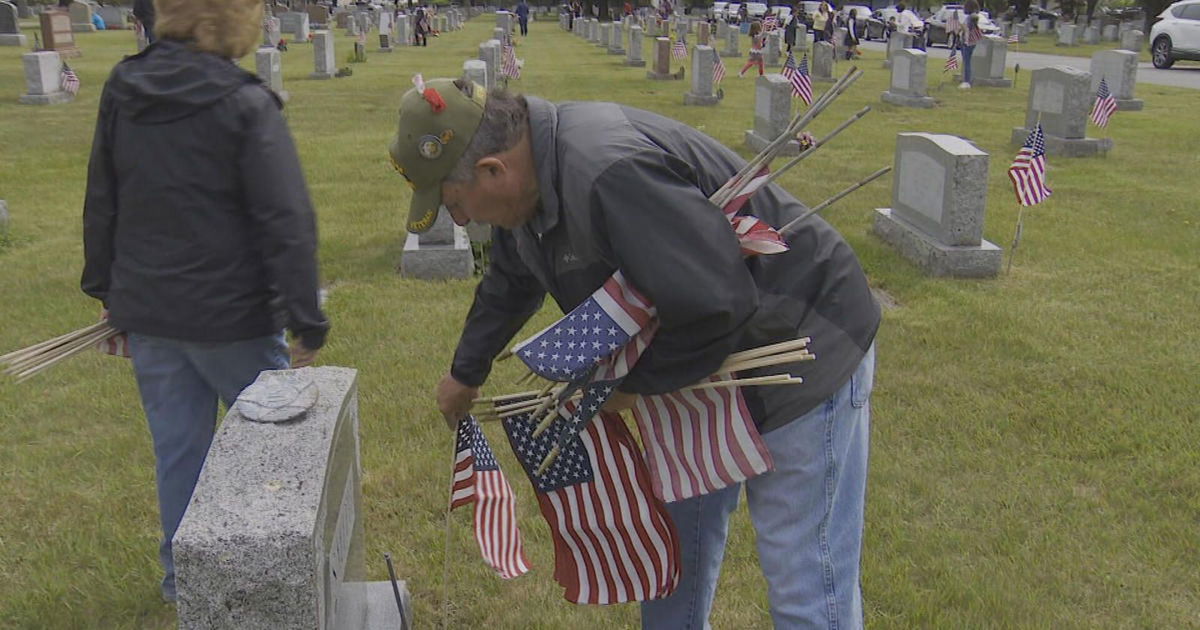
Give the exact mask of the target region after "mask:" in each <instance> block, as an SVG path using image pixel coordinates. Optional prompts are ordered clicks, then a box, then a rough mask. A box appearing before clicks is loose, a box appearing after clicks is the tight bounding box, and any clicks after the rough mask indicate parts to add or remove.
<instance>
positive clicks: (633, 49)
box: [625, 25, 646, 68]
mask: <svg viewBox="0 0 1200 630" xmlns="http://www.w3.org/2000/svg"><path fill="white" fill-rule="evenodd" d="M625 65H627V66H634V67H636V68H645V67H646V60H645V59H642V27H640V26H636V25H634V26H631V27H629V51H628V53H627V54H626V55H625Z"/></svg>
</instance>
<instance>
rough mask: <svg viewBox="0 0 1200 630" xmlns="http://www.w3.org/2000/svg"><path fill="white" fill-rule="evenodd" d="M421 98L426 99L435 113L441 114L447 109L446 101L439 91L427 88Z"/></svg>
mask: <svg viewBox="0 0 1200 630" xmlns="http://www.w3.org/2000/svg"><path fill="white" fill-rule="evenodd" d="M421 96H423V97H425V102H427V103H429V107H430V108H431V109H433V113H435V114H440V113H442V110H443V109H446V101H445V100H444V99H442V95H441V94H438V91H437V90H435V89H433V88H425V91H424V92H422V93H421Z"/></svg>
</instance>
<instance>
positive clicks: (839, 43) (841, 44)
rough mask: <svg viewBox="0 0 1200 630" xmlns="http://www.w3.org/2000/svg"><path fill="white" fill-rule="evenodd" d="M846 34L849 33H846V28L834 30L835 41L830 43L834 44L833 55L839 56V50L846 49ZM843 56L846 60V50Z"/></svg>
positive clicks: (842, 52)
mask: <svg viewBox="0 0 1200 630" xmlns="http://www.w3.org/2000/svg"><path fill="white" fill-rule="evenodd" d="M846 32H847V31H846V29H845V28H844V27H841V26H839V27H837V28H835V29H833V40H832V41H831V42H829V43H831V44H833V54H834V55H837V54H838V50H839V49H844V48H845V46H846ZM841 55H842V58H845V56H846V51H845V50H841Z"/></svg>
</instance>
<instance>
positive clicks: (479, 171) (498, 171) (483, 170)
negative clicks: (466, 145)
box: [475, 155, 508, 177]
mask: <svg viewBox="0 0 1200 630" xmlns="http://www.w3.org/2000/svg"><path fill="white" fill-rule="evenodd" d="M507 171H508V167H507V166H506V165H505V164H504V160H501V159H500V158H498V157H496V156H493V155H489V156H487V157H482V158H480V159H479V161H478V162H476V163H475V175H476V176H479V175H487V176H489V177H500V176H502V175H504V173H505V172H507Z"/></svg>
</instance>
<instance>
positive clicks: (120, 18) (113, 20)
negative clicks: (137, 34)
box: [96, 4, 129, 31]
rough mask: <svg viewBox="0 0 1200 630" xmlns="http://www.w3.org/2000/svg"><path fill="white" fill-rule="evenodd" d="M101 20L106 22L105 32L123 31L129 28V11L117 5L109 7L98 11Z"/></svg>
mask: <svg viewBox="0 0 1200 630" xmlns="http://www.w3.org/2000/svg"><path fill="white" fill-rule="evenodd" d="M96 12H97V13H99V14H100V19H101V20H104V30H106V31H122V30H125V29H128V28H129V9H126V8H125V7H119V6H115V5H111V4H110V5H107V6H103V7H100V8H99V9H97V10H96Z"/></svg>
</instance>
